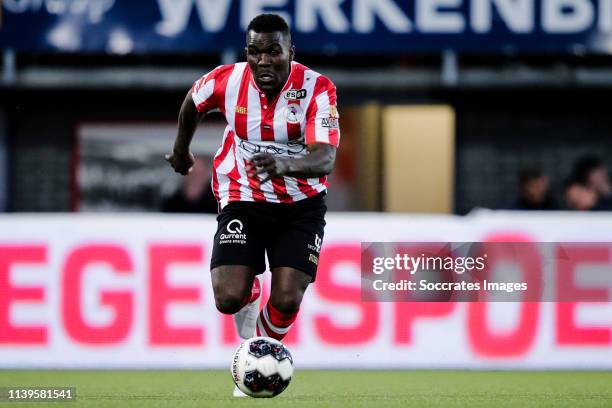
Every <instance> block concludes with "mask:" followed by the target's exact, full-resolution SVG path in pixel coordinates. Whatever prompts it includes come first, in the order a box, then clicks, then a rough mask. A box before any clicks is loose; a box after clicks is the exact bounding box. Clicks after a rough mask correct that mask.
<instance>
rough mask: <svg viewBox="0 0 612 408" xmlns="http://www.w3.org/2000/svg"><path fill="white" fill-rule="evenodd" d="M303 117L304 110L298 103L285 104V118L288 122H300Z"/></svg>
mask: <svg viewBox="0 0 612 408" xmlns="http://www.w3.org/2000/svg"><path fill="white" fill-rule="evenodd" d="M303 117H304V110H303V109H302V107H301V106H300V105H294V104H291V105H287V107H286V108H285V119H287V122H289V123H294V124H296V123H300V122H301V121H302V118H303Z"/></svg>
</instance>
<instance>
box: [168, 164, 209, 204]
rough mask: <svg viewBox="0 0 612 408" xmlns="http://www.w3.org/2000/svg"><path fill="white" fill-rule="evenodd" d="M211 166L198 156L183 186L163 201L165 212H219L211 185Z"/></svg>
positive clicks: (184, 179)
mask: <svg viewBox="0 0 612 408" xmlns="http://www.w3.org/2000/svg"><path fill="white" fill-rule="evenodd" d="M210 174H211V167H210V164H209V163H208V162H206V161H205V160H204V159H202V158H200V157H198V158H196V161H195V163H194V165H193V168H192V169H191V173H189V174H188V175H187V176H185V177H184V178H183V183H182V185H181V187H180V188H179V189H178V190H177V191H176V192H175V193H174V194H173V195H172V196H170V197H169V198H168V199H167V200H165V201H164V203H163V208H162V211H163V212H170V213H211V214H217V212H218V206H217V200H216V198H215V196H214V194H213V191H212V187H211V185H210Z"/></svg>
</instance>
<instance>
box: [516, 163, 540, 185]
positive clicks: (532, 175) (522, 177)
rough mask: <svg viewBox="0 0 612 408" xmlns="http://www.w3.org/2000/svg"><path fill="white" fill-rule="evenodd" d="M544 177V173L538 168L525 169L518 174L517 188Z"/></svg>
mask: <svg viewBox="0 0 612 408" xmlns="http://www.w3.org/2000/svg"><path fill="white" fill-rule="evenodd" d="M543 176H546V174H544V171H543V170H542V169H541V168H539V167H526V168H523V169H521V171H520V172H519V177H518V179H519V186H523V185H525V184H527V183H529V182H530V181H533V180H537V179H539V178H540V177H543Z"/></svg>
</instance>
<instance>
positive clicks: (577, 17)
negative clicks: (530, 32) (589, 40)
mask: <svg viewBox="0 0 612 408" xmlns="http://www.w3.org/2000/svg"><path fill="white" fill-rule="evenodd" d="M569 10H571V11H569ZM594 16H595V12H594V10H593V4H592V3H591V0H542V28H543V29H544V31H546V32H548V33H551V34H568V33H579V32H581V31H584V30H586V29H587V28H589V27H590V26H591V25H592V24H593V19H594Z"/></svg>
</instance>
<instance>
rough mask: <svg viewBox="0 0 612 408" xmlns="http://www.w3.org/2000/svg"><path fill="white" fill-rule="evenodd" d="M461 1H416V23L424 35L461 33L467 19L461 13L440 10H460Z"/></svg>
mask: <svg viewBox="0 0 612 408" xmlns="http://www.w3.org/2000/svg"><path fill="white" fill-rule="evenodd" d="M460 6H461V0H416V8H417V9H416V23H417V27H418V29H419V31H421V32H424V33H460V32H462V31H463V30H464V29H465V19H464V17H463V15H462V14H461V13H460V12H459V11H449V10H444V11H442V10H440V9H442V8H444V9H447V8H458V7H460Z"/></svg>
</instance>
